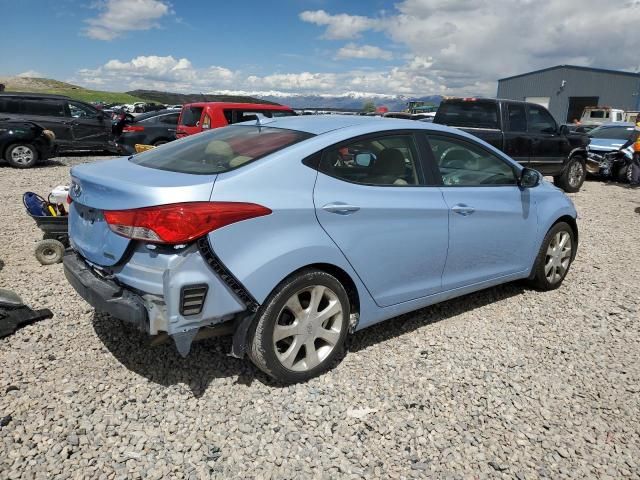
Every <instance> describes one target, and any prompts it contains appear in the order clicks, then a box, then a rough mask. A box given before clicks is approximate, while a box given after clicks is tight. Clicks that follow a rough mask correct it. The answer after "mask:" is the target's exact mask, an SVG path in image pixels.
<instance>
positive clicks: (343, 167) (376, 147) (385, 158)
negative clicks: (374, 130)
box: [319, 135, 419, 187]
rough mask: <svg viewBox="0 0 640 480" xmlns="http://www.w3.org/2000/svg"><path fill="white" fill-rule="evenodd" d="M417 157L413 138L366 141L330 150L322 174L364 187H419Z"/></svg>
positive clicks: (323, 161) (411, 136)
mask: <svg viewBox="0 0 640 480" xmlns="http://www.w3.org/2000/svg"><path fill="white" fill-rule="evenodd" d="M417 165H418V154H417V150H416V146H415V142H414V139H413V135H389V136H383V137H377V138H367V139H364V140H358V141H354V142H351V143H346V144H342V145H338V146H336V147H332V148H328V149H327V150H325V152H324V153H323V155H322V160H321V161H320V167H319V170H320V171H321V172H323V173H326V174H327V175H330V176H332V177H335V178H339V179H341V180H345V181H348V182H352V183H361V184H365V185H385V186H394V187H404V186H412V185H418V184H419V181H418V166H417Z"/></svg>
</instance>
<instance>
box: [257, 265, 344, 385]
mask: <svg viewBox="0 0 640 480" xmlns="http://www.w3.org/2000/svg"><path fill="white" fill-rule="evenodd" d="M349 315H350V304H349V298H348V296H347V292H346V291H345V289H344V287H343V286H342V284H341V283H340V282H339V281H338V280H337V279H336V278H335V277H334V276H332V275H330V274H328V273H326V272H323V271H320V270H304V271H302V272H300V273H298V274H295V275H293V276H291V277H289V278H288V279H286V280H285V281H283V282H282V283H281V284H280V285H279V286H278V287H276V289H275V290H274V292H273V293H272V294H271V295H270V296H269V298H268V299H267V300H266V301H265V303H264V304H263V305H262V307H261V308H260V310H259V311H258V314H257V316H256V320H255V323H254V326H253V332H252V335H251V337H250V338H251V344H250V348H249V356H250V357H251V360H252V361H253V363H254V364H255V365H256V366H257V367H258V368H260V369H261V370H262V371H264V372H265V373H266V374H268V375H270V376H271V377H273V378H274V379H276V380H278V381H280V382H283V383H296V382H302V381H305V380H308V379H310V378H312V377H314V376H316V375H318V374H320V373H322V372H324V371H325V370H327V369H329V368H330V367H331V365H332V364H333V362H334V360H336V359H337V358H339V357H340V356H341V355H342V353H343V349H344V343H345V339H346V337H347V330H348V327H349Z"/></svg>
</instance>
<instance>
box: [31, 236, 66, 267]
mask: <svg viewBox="0 0 640 480" xmlns="http://www.w3.org/2000/svg"><path fill="white" fill-rule="evenodd" d="M34 253H35V255H36V259H37V260H38V261H39V262H40V264H41V265H53V264H54V263H58V262H61V261H62V257H63V256H64V245H63V244H62V242H59V241H58V240H53V239H46V240H41V241H39V242H38V244H37V245H36V250H35V252H34Z"/></svg>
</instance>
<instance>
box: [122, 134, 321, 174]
mask: <svg viewBox="0 0 640 480" xmlns="http://www.w3.org/2000/svg"><path fill="white" fill-rule="evenodd" d="M312 136H313V135H311V134H310V133H305V132H299V131H296V130H285V129H282V128H270V127H256V126H252V125H234V126H231V127H223V128H217V129H215V130H211V131H208V132H204V133H200V134H198V135H191V136H189V137H186V138H183V139H182V140H177V141H175V142H171V143H168V144H166V145H163V146H162V147H160V148H158V149H152V150H147V151H146V152H143V153H140V154H138V155H134V156H132V157H130V160H131V161H132V162H133V163H137V164H138V165H142V166H144V167H151V168H157V169H159V170H168V171H170V172H180V173H195V174H201V175H211V174H214V173H222V172H226V171H229V170H233V169H235V168H238V167H241V166H242V165H245V164H247V163H249V162H251V161H253V160H257V159H258V158H261V157H264V156H266V155H269V154H271V153H274V152H277V151H278V150H282V149H283V148H286V147H288V146H290V145H293V144H294V143H298V142H300V141H302V140H305V139H307V138H310V137H312Z"/></svg>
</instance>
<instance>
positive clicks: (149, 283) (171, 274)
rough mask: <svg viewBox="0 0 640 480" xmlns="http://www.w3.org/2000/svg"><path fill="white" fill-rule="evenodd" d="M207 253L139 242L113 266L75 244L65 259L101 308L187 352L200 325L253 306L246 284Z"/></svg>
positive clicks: (75, 280) (72, 277)
mask: <svg viewBox="0 0 640 480" xmlns="http://www.w3.org/2000/svg"><path fill="white" fill-rule="evenodd" d="M205 257H206V255H203V253H202V251H201V250H200V249H199V248H198V246H197V245H191V246H188V247H186V248H182V249H179V250H164V251H160V250H151V251H150V250H148V249H147V248H145V247H144V246H143V245H137V246H134V248H133V249H132V251H131V252H130V254H128V256H127V260H126V261H125V262H122V263H121V264H120V265H116V266H114V267H109V268H101V267H99V266H95V265H92V264H90V263H89V262H87V261H86V260H85V259H84V258H83V257H82V255H80V254H79V253H78V252H76V251H74V250H73V249H72V250H69V251H68V252H67V254H66V255H65V257H64V259H63V265H64V272H65V276H66V277H67V280H68V281H69V283H70V284H71V285H72V286H73V288H74V289H75V290H76V291H77V292H78V294H80V296H81V297H82V298H83V299H84V300H85V301H87V303H89V304H90V305H91V306H93V307H94V308H95V309H96V310H99V311H104V312H107V313H109V314H110V315H111V316H113V317H115V318H118V319H120V320H123V321H125V322H128V323H130V324H133V325H135V326H136V327H137V328H138V329H139V330H141V331H143V332H146V333H147V334H149V335H162V334H167V335H169V336H171V338H173V340H174V341H175V343H176V347H177V348H178V351H179V352H180V353H181V354H182V355H183V356H184V355H186V354H187V353H188V352H189V349H190V346H191V342H192V340H193V339H194V338H195V336H196V334H197V333H198V331H199V330H200V329H201V328H203V327H216V328H217V327H218V326H220V325H221V324H223V323H225V322H229V321H231V320H234V319H236V320H239V319H240V318H242V317H244V316H246V314H247V313H252V311H254V310H253V309H252V308H250V307H252V306H253V305H248V304H247V303H246V299H244V298H243V296H242V295H241V293H242V289H238V288H234V287H235V286H236V285H234V284H233V283H232V282H230V280H229V279H227V280H226V281H225V280H223V277H221V275H220V274H219V273H218V272H217V271H216V270H215V269H213V268H212V267H211V265H210V262H209V259H208V258H205ZM224 278H226V276H225V277H224ZM194 292H196V293H194ZM198 292H199V294H198ZM195 299H199V302H200V303H199V304H198V305H197V307H196V308H194V307H193V303H194V301H195ZM234 350H237V349H234Z"/></svg>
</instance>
